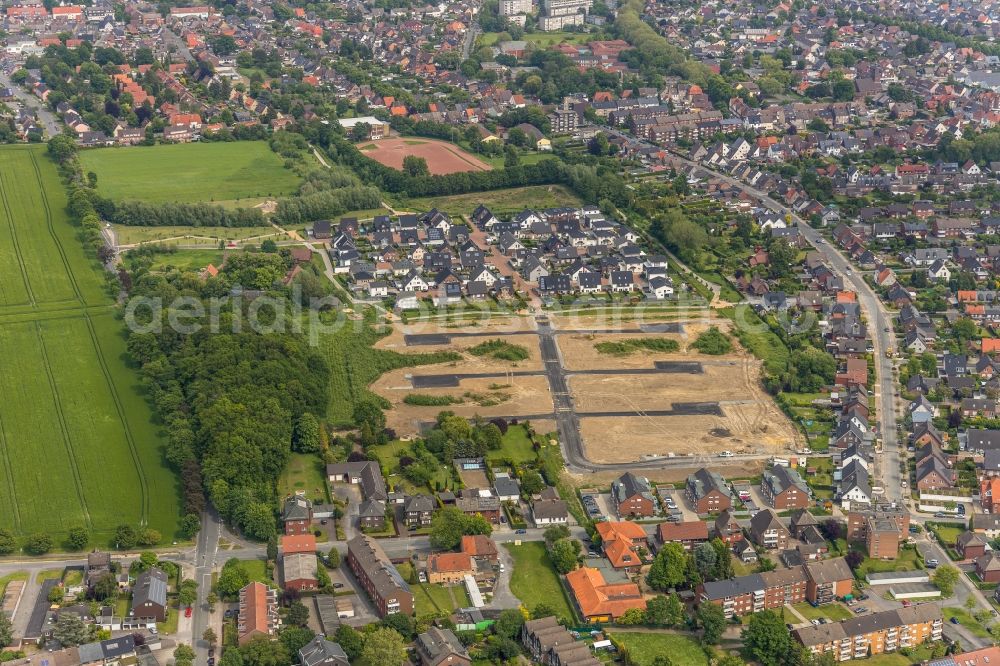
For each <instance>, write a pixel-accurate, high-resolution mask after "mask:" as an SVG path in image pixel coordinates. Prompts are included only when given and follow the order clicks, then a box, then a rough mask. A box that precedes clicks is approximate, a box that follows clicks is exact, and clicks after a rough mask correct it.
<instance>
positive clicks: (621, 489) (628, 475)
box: [611, 472, 653, 502]
mask: <svg viewBox="0 0 1000 666" xmlns="http://www.w3.org/2000/svg"><path fill="white" fill-rule="evenodd" d="M611 492H612V493H613V494H614V496H615V499H617V500H618V501H619V502H624V501H625V500H627V499H629V498H631V497H635V496H636V495H642V496H643V497H645V498H647V499H650V500H651V499H652V498H653V494H652V489H651V488H650V486H649V479H647V478H645V477H641V476H636V475H635V474H633V473H632V472H625V473H624V474H622V475H621V476H620V477H619V478H618V480H617V481H615V482H614V483H613V484H611Z"/></svg>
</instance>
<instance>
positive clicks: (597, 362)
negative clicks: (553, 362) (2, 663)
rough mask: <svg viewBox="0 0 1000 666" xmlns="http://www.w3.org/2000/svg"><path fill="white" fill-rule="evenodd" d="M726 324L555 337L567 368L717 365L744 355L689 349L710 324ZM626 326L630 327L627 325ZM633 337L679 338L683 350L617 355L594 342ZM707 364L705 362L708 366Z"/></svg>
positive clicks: (595, 326) (691, 323)
mask: <svg viewBox="0 0 1000 666" xmlns="http://www.w3.org/2000/svg"><path fill="white" fill-rule="evenodd" d="M725 323H726V322H718V323H715V322H713V323H711V324H709V323H708V322H700V321H697V322H683V324H684V332H683V333H599V334H585V333H579V334H577V333H563V334H561V335H559V336H558V337H557V338H556V341H557V342H558V343H559V350H560V351H561V352H562V355H563V364H564V365H565V367H566V369H567V370H596V369H606V368H651V367H653V363H654V362H655V361H701V362H703V363H706V364H712V365H715V364H718V363H720V362H723V361H732V360H739V359H740V358H741V357H738V356H734V357H729V356H725V357H722V356H705V355H703V354H699V353H698V352H697V351H695V350H691V351H690V352H689V351H687V349H688V345H689V344H690V343H692V342H694V340H695V339H697V337H698V336H699V335H700V334H701V333H702V331H704V330H705V329H707V328H708V327H709V326H718V327H719V328H720V329H723V330H726V326H725ZM591 326H592V327H593V328H600V327H601V326H600V323H594V324H591ZM625 328H628V326H626V327H625ZM633 328H634V327H633ZM634 338H649V339H659V338H667V339H670V340H676V341H677V342H679V343H680V345H681V351H679V352H674V353H666V352H652V351H648V350H644V349H640V350H639V351H636V352H634V353H632V354H629V355H628V356H615V355H614V354H601V353H600V352H598V351H597V350H596V349H595V348H594V345H596V344H598V343H600V342H621V341H623V340H628V339H634ZM751 360H752V358H751ZM707 367H708V366H707V365H706V369H707ZM684 376H689V375H684ZM693 376H697V375H693Z"/></svg>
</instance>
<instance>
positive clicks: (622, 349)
mask: <svg viewBox="0 0 1000 666" xmlns="http://www.w3.org/2000/svg"><path fill="white" fill-rule="evenodd" d="M680 348H681V345H680V343H679V342H677V341H676V340H670V339H669V338H628V339H627V340H620V341H618V342H598V343H597V344H595V345H594V349H596V350H597V351H598V353H600V354H611V355H612V356H628V355H629V354H633V353H635V352H637V351H639V350H645V351H655V352H665V353H671V352H675V351H678V350H679V349H680Z"/></svg>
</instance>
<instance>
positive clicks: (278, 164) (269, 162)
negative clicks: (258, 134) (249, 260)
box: [80, 141, 299, 203]
mask: <svg viewBox="0 0 1000 666" xmlns="http://www.w3.org/2000/svg"><path fill="white" fill-rule="evenodd" d="M80 163H81V166H82V167H83V171H84V172H89V171H93V172H94V173H96V174H97V191H98V192H99V193H101V194H102V195H104V196H106V197H109V198H111V199H114V200H124V199H135V200H140V201H147V202H152V203H165V202H178V203H193V202H199V201H201V202H211V201H230V200H234V199H242V198H245V197H278V196H281V195H287V194H292V193H294V191H295V190H296V188H297V187H298V185H299V177H298V176H297V175H296V174H295V173H294V172H293V171H290V170H288V169H286V168H285V166H284V162H283V160H282V159H281V157H279V156H278V155H277V154H276V153H274V152H273V151H272V150H271V149H270V147H269V146H268V145H267V143H265V142H264V141H232V142H225V143H223V142H218V143H185V144H175V145H162V146H133V147H130V148H97V149H92V150H82V151H80Z"/></svg>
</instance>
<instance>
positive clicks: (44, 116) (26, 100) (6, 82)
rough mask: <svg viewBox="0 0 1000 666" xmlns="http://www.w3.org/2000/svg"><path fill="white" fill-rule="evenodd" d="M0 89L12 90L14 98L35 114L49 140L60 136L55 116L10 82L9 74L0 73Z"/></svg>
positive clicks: (35, 99) (43, 104) (39, 101)
mask: <svg viewBox="0 0 1000 666" xmlns="http://www.w3.org/2000/svg"><path fill="white" fill-rule="evenodd" d="M0 88H10V89H11V90H13V91H14V97H16V98H17V99H18V101H20V102H21V104H23V105H24V107H25V108H26V109H29V110H31V111H34V112H35V115H37V116H38V122H40V123H41V124H42V127H44V128H45V133H46V134H47V135H48V136H49V138H51V137H54V136H58V135H59V134H60V129H59V121H58V120H56V116H55V114H54V113H52V112H51V111H49V108H48V107H47V106H45V103H44V102H42V100H40V99H38V98H37V97H35V96H34V95H31V94H29V93H27V92H25V90H24V89H23V88H21V86H19V85H17V84H15V83H14V82H13V81H11V80H10V74H8V73H6V72H4V71H0Z"/></svg>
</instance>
